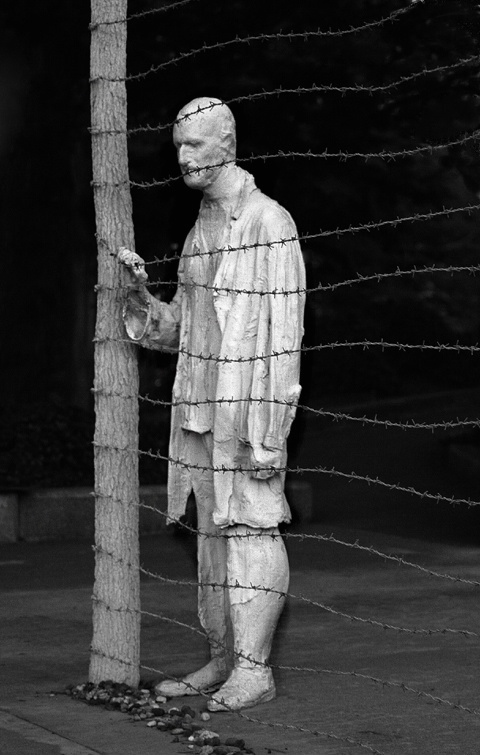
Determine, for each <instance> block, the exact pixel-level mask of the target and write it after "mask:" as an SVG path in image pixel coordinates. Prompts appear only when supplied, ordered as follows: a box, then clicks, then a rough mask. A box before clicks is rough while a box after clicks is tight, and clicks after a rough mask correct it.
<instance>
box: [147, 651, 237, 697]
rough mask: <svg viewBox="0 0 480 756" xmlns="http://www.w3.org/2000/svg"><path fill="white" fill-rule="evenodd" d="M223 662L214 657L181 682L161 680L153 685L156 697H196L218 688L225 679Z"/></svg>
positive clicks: (226, 674) (225, 668) (225, 673)
mask: <svg viewBox="0 0 480 756" xmlns="http://www.w3.org/2000/svg"><path fill="white" fill-rule="evenodd" d="M227 676H228V672H227V667H226V663H225V660H224V659H223V658H219V657H216V658H214V659H211V660H210V661H209V662H208V664H205V666H204V667H202V668H201V669H197V671H196V672H192V673H191V674H189V675H186V677H184V678H183V679H182V680H180V681H178V682H177V681H176V680H162V682H160V683H158V684H157V685H155V693H156V694H157V696H167V698H176V697H177V696H198V695H199V693H201V692H203V691H205V690H209V689H211V688H214V687H215V686H220V685H221V684H222V683H223V682H225V680H226V679H227Z"/></svg>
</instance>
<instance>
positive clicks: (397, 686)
mask: <svg viewBox="0 0 480 756" xmlns="http://www.w3.org/2000/svg"><path fill="white" fill-rule="evenodd" d="M92 600H93V601H95V602H96V603H101V604H103V605H104V606H105V607H106V608H107V610H108V611H113V612H120V613H121V612H130V613H135V614H140V615H144V616H146V617H151V618H153V619H159V620H161V621H162V622H166V623H168V624H172V625H175V626H176V627H181V628H182V629H185V630H189V631H190V632H193V633H195V634H196V635H199V636H200V637H202V638H206V639H207V640H208V639H209V636H208V634H207V633H206V632H205V631H204V630H202V629H200V628H198V627H195V626H194V625H191V624H189V623H187V622H181V621H180V620H178V619H175V618H173V617H168V616H166V615H165V614H158V613H155V612H150V611H147V610H145V609H142V610H131V609H128V608H125V607H119V608H112V607H110V606H108V605H107V604H106V602H105V601H103V600H102V599H99V598H98V597H96V596H92ZM216 643H217V645H218V646H219V647H220V648H224V649H226V650H228V648H227V644H226V643H223V642H221V641H216ZM233 655H234V657H235V658H239V659H244V660H245V661H248V662H250V663H252V664H256V665H258V666H259V667H267V668H271V669H277V670H280V671H283V672H301V673H304V674H316V675H332V676H337V677H345V678H347V677H351V678H353V679H358V680H360V681H361V682H369V683H374V684H375V685H381V686H382V687H383V688H387V689H392V690H401V691H402V692H404V693H412V694H413V695H415V696H417V697H418V698H422V699H423V698H424V699H426V700H428V701H431V702H432V703H435V704H441V705H444V706H448V707H449V708H452V709H457V710H459V711H462V712H464V713H466V714H473V715H474V716H480V711H478V710H477V709H473V708H471V707H469V706H464V705H462V704H460V703H455V702H454V701H450V700H449V699H447V698H442V697H441V696H434V695H433V694H432V693H427V692H426V691H423V690H420V689H418V688H414V687H412V686H411V685H407V684H406V683H404V682H395V681H392V680H385V679H383V678H380V677H375V676H374V675H367V674H364V673H362V672H357V671H356V670H337V669H328V668H322V667H301V666H294V665H287V664H274V663H267V662H261V661H259V660H257V659H254V658H252V657H251V656H248V655H246V654H243V653H242V652H241V651H235V650H234V651H233ZM114 658H115V657H114ZM119 661H121V660H119ZM140 666H141V668H142V669H145V670H148V671H149V672H153V673H155V674H161V675H164V676H165V677H167V678H168V679H172V680H175V682H183V680H181V679H180V678H176V677H172V676H171V675H168V674H166V673H165V672H164V671H163V670H158V669H156V668H154V667H149V666H147V665H145V664H141V665H140ZM184 684H185V685H187V686H188V685H189V683H186V682H185V683H184ZM191 687H192V689H193V690H197V689H196V688H194V686H191ZM197 692H198V694H199V695H205V694H204V693H203V692H201V691H200V690H198V691H197Z"/></svg>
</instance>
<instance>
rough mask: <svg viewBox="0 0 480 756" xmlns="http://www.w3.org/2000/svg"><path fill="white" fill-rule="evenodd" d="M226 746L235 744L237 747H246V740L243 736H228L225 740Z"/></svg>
mask: <svg viewBox="0 0 480 756" xmlns="http://www.w3.org/2000/svg"><path fill="white" fill-rule="evenodd" d="M225 745H226V746H235V748H245V741H244V740H243V738H227V739H226V740H225Z"/></svg>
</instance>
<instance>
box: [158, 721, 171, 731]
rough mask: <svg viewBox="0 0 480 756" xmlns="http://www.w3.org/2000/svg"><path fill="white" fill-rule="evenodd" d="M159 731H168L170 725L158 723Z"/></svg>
mask: <svg viewBox="0 0 480 756" xmlns="http://www.w3.org/2000/svg"><path fill="white" fill-rule="evenodd" d="M157 730H168V725H167V723H166V722H162V721H160V722H157Z"/></svg>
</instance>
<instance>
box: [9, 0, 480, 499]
mask: <svg viewBox="0 0 480 756" xmlns="http://www.w3.org/2000/svg"><path fill="white" fill-rule="evenodd" d="M407 4H408V3H407V0H401V1H398V0H382V1H381V2H380V1H377V0H338V1H337V2H336V3H312V2H310V0H297V2H295V3H292V2H285V1H284V0H275V1H274V0H262V1H261V2H260V3H258V2H257V3H254V2H253V0H231V1H230V2H229V3H218V2H214V0H198V1H196V2H192V3H190V4H188V5H186V6H184V7H183V8H182V9H179V10H174V11H169V12H167V13H158V14H154V15H151V16H147V17H145V18H143V19H142V18H139V19H135V20H132V21H131V22H130V24H129V38H128V40H129V41H128V67H129V72H130V73H135V72H140V71H144V70H147V69H148V68H150V66H152V65H157V64H160V63H163V62H165V61H168V60H171V59H173V58H174V57H175V56H177V55H178V54H180V53H181V52H184V51H188V50H190V49H192V48H199V47H202V45H204V44H206V45H209V44H213V43H215V42H218V41H221V40H229V39H233V38H235V37H236V36H238V37H244V36H248V35H261V34H262V33H267V34H274V33H276V32H279V31H297V32H302V31H305V30H315V29H317V28H321V29H325V30H326V29H329V28H331V29H338V28H347V27H349V26H357V25H362V24H364V23H366V22H368V21H371V20H374V19H378V18H380V17H382V16H385V15H387V14H388V13H390V12H392V11H394V10H396V9H398V8H402V7H405V6H406V5H407ZM159 5H161V2H160V0H141V1H140V0H139V2H133V0H132V2H131V3H130V13H135V12H137V11H143V10H148V9H149V8H153V7H155V6H157V7H158V6H159ZM88 24H89V3H88V0H44V2H42V3H35V4H34V3H31V2H28V0H17V1H16V2H15V3H13V2H10V0H7V1H6V2H4V3H2V5H1V7H0V29H1V31H0V42H1V44H0V51H1V52H0V94H1V98H2V103H3V107H2V116H1V117H0V163H1V169H2V170H1V179H0V207H1V213H0V239H1V247H2V276H1V287H2V291H1V297H0V316H1V323H2V356H3V370H2V376H1V384H0V389H1V395H2V398H3V402H2V403H3V409H2V412H1V415H0V423H1V427H2V429H3V430H2V442H1V443H2V446H1V449H0V478H1V481H0V482H2V484H3V485H31V484H43V485H46V484H49V485H62V484H66V485H67V484H74V483H85V484H90V482H91V456H92V455H91V434H92V427H93V407H92V399H91V393H90V387H91V385H92V381H93V359H92V357H93V346H92V337H93V330H94V320H95V299H94V290H93V287H94V285H95V280H96V248H95V238H94V230H95V229H94V216H93V203H92V192H91V187H90V178H91V165H90V141H89V133H88V126H89V82H88V78H89V71H88V68H89V36H90V35H89V28H88ZM479 41H480V28H479V15H478V8H477V6H476V5H475V4H474V3H472V2H468V1H467V0H428V1H427V2H417V3H416V4H415V5H414V7H412V8H411V10H410V11H409V12H408V13H406V14H404V15H403V16H401V17H400V18H398V19H397V20H396V21H395V22H392V23H387V24H385V25H383V26H380V27H376V28H374V29H371V30H370V31H366V32H362V33H359V34H349V35H346V36H343V37H331V38H320V37H309V38H308V40H304V39H297V40H294V41H287V40H272V39H270V40H263V41H262V40H259V41H252V42H251V43H250V44H248V45H246V44H240V43H237V44H233V45H231V46H229V47H226V48H223V49H219V50H213V51H210V52H209V51H205V52H200V53H199V54H198V55H196V56H195V57H192V58H189V59H186V60H184V61H180V62H178V63H177V64H175V65H172V66H169V67H167V68H165V69H163V70H161V71H159V72H158V73H156V74H151V75H149V76H146V77H145V78H143V79H139V80H137V81H132V82H131V83H129V85H128V97H129V117H130V126H137V125H144V124H145V123H150V124H152V125H154V124H158V123H165V122H169V121H171V120H172V119H173V118H174V117H175V114H176V112H177V111H178V109H179V108H180V107H181V106H182V105H184V104H185V103H186V102H187V101H188V100H189V99H191V98H193V97H196V96H199V95H207V96H209V95H211V96H216V97H221V98H224V99H225V100H230V99H232V98H236V97H240V96H242V95H249V94H252V93H256V92H261V91H262V90H267V91H269V90H275V89H279V88H283V89H286V88H296V87H299V86H304V87H308V86H311V85H312V84H314V83H315V84H317V85H320V84H334V85H337V86H354V85H358V84H362V85H385V84H388V83H390V82H392V81H395V80H396V79H399V78H400V77H404V76H408V75H410V74H412V73H414V72H417V71H421V70H422V69H424V68H433V67H436V66H445V65H448V64H453V63H455V62H456V61H458V60H460V59H461V58H466V57H468V56H470V55H476V54H478V50H479ZM478 74H479V68H478V64H476V65H473V64H470V65H465V66H462V67H458V68H455V69H451V70H450V71H446V72H443V73H437V74H429V75H425V76H423V77H420V78H417V79H416V80H415V81H413V82H410V83H405V84H403V85H401V86H399V87H397V88H394V89H391V90H390V91H389V92H388V93H378V94H372V95H369V94H362V93H352V94H348V95H346V96H342V95H340V94H338V93H334V92H322V93H318V92H317V93H308V94H280V95H278V96H274V97H265V98H264V99H258V100H251V101H248V100H246V101H243V102H239V103H236V104H232V109H233V110H234V112H235V116H236V118H237V129H238V141H239V157H241V158H249V157H250V156H252V155H258V154H262V153H266V152H270V153H271V152H275V151H278V150H284V151H290V150H296V151H299V152H306V151H308V150H311V151H312V152H323V151H324V150H326V149H328V151H329V152H335V151H343V152H345V151H347V152H357V151H358V152H365V151H369V152H376V151H380V150H388V151H397V150H402V149H409V148H412V147H415V146H417V145H420V144H429V143H438V142H449V141H452V140H454V139H457V138H458V137H459V136H461V135H462V134H463V133H465V132H467V131H472V130H474V129H476V128H478V109H477V108H478V95H477V93H478V84H479V75H478ZM129 148H130V170H131V177H132V179H134V180H135V181H143V180H151V179H152V178H163V177H166V176H175V175H176V174H177V173H178V169H177V167H176V160H175V154H174V151H173V148H172V146H171V144H170V133H169V131H168V130H163V131H159V132H156V133H153V134H140V135H135V136H132V137H131V138H130V142H129ZM242 165H243V167H246V168H247V169H248V170H250V171H251V172H252V173H254V175H255V178H256V180H257V183H258V185H259V186H260V188H262V189H263V190H264V191H265V192H266V193H268V194H270V195H271V196H273V197H274V198H275V199H277V200H278V201H279V202H281V203H282V204H284V205H285V206H286V207H287V208H288V209H289V210H290V212H291V213H292V215H293V216H294V218H295V220H296V223H297V226H298V228H299V231H300V233H308V232H311V233H315V232H317V231H319V230H320V229H333V228H337V227H339V228H342V227H345V226H348V225H350V224H352V225H356V224H361V223H365V222H371V221H373V222H375V221H380V220H385V219H390V218H395V217H396V216H408V215H412V214H415V213H424V212H429V211H436V210H441V209H442V208H443V207H445V206H446V207H455V206H462V205H465V204H468V203H476V202H478V196H479V191H480V170H479V168H480V166H479V159H478V148H477V146H476V145H475V144H474V143H473V142H469V143H468V144H465V145H463V146H459V147H448V148H445V149H443V150H440V151H435V152H432V153H430V154H427V155H424V156H415V157H411V158H402V159H397V160H395V161H385V160H380V159H370V160H368V161H365V160H359V159H355V160H348V161H341V160H333V159H329V160H325V159H306V158H297V159H286V158H277V159H272V160H267V161H261V160H255V159H252V160H247V161H246V162H245V163H242ZM133 191H134V197H133V199H134V220H135V227H136V238H137V249H138V251H139V252H140V254H142V255H143V256H144V257H145V258H146V259H152V258H153V257H155V256H157V257H162V256H163V255H165V254H171V253H172V251H177V250H178V249H179V247H180V246H181V244H182V241H183V238H184V237H185V235H186V233H187V231H188V229H189V228H190V226H191V224H192V223H193V221H194V218H195V215H196V211H197V207H198V200H199V197H198V196H197V195H196V194H195V193H193V192H189V191H188V190H187V189H186V188H185V187H184V186H183V184H182V183H181V182H178V181H177V182H174V183H173V184H171V185H170V186H169V187H167V188H159V189H150V190H143V189H134V190H133ZM479 237H480V230H479V222H478V214H471V215H468V214H465V213H462V214H456V215H454V216H452V217H450V218H448V219H439V220H431V221H428V222H425V223H407V224H402V225H399V226H398V227H397V228H395V229H385V230H382V231H380V230H378V231H371V232H370V233H366V232H362V233H360V234H355V235H354V234H347V235H344V236H341V237H339V238H336V237H335V236H332V237H328V238H324V239H319V240H315V239H312V240H310V241H308V242H307V243H305V244H304V252H305V260H306V263H307V275H308V285H309V286H316V285H317V284H318V283H319V282H321V283H323V284H327V283H336V282H339V281H342V280H344V279H348V278H355V277H356V276H357V274H361V275H368V274H371V273H381V272H391V271H394V270H395V269H396V268H397V267H399V268H413V267H414V266H417V267H418V268H421V267H423V266H432V265H437V266H438V265H447V266H448V265H472V264H476V263H477V262H478V255H477V250H478V243H479ZM154 275H155V274H154ZM157 275H158V276H159V277H161V278H162V279H163V280H171V279H174V278H175V266H174V265H173V264H172V265H171V266H169V267H168V266H162V267H161V268H159V270H158V272H157ZM159 293H160V294H162V296H165V297H166V298H168V297H170V296H171V295H172V293H173V290H172V287H166V286H160V287H159ZM479 315H480V311H479V287H478V281H477V279H476V278H475V277H472V276H469V275H467V274H465V275H463V274H462V275H460V274H455V275H446V274H438V273H435V274H421V275H420V274H419V275H416V276H412V277H408V278H393V279H389V280H387V281H384V282H382V283H376V282H375V283H372V284H367V283H364V284H361V285H355V286H351V287H342V288H340V289H337V290H335V291H333V292H322V293H317V294H312V295H311V296H310V299H309V302H308V310H307V319H306V339H305V343H306V344H307V345H309V346H312V345H316V344H320V343H329V342H332V341H337V340H339V341H341V340H348V341H356V340H363V339H368V340H372V341H375V340H378V339H381V338H383V339H385V340H386V341H393V342H403V343H411V344H419V343H421V342H422V341H425V342H426V343H437V342H442V343H447V342H450V343H456V342H457V341H458V342H459V343H463V344H474V343H476V341H477V340H478V330H479ZM478 365H479V362H478V359H477V358H475V357H471V356H470V355H463V356H462V355H460V356H459V355H457V354H453V355H452V354H448V353H444V354H436V353H421V352H419V351H415V350H412V351H407V352H398V351H397V350H386V351H384V352H382V351H380V350H375V349H370V350H368V351H366V352H362V351H359V350H345V349H334V350H323V351H321V352H319V353H318V352H311V353H307V354H306V355H305V358H304V366H303V384H304V386H305V390H304V395H303V401H304V402H305V403H315V402H318V401H320V400H321V401H324V399H325V397H327V396H328V395H331V394H337V395H338V394H343V395H348V396H350V395H352V394H355V395H359V394H361V395H363V396H368V397H370V398H375V397H382V396H398V395H405V394H408V393H411V392H422V391H432V390H438V389H443V388H451V387H452V388H459V387H462V386H468V385H473V384H475V383H476V382H477V381H478V377H479V367H478ZM140 369H141V377H142V392H143V393H148V394H149V395H150V396H152V397H154V398H155V397H156V398H160V399H168V396H169V390H170V386H171V381H172V375H173V370H174V361H173V359H172V358H171V357H169V356H164V355H161V354H152V353H146V352H142V353H141V354H140ZM141 415H142V422H141V443H142V446H143V448H145V447H152V448H159V447H160V449H162V450H164V449H165V445H166V433H167V430H166V429H167V425H168V413H166V411H165V409H164V408H160V409H154V408H153V407H152V406H151V405H143V404H142V406H141ZM142 464H144V467H143V469H142V478H143V480H144V481H148V482H153V481H156V480H159V479H162V477H163V475H164V470H163V468H161V467H160V466H159V465H155V464H148V463H142Z"/></svg>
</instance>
